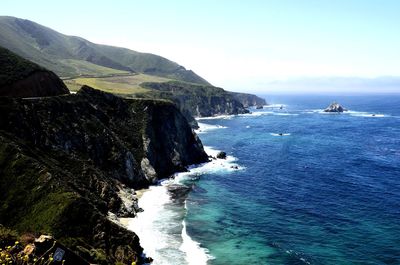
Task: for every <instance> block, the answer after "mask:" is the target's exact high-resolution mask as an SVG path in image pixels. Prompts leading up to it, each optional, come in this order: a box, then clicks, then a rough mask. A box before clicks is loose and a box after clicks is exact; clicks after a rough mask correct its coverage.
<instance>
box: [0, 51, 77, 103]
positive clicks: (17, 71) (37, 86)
mask: <svg viewBox="0 0 400 265" xmlns="http://www.w3.org/2000/svg"><path fill="white" fill-rule="evenodd" d="M0 69H1V71H0V96H9V97H43V96H55V95H62V94H68V93H69V90H68V88H67V87H66V86H65V85H64V83H63V82H62V81H61V80H60V79H59V78H58V77H57V76H56V75H55V74H54V73H52V72H50V71H48V70H46V69H44V68H43V67H41V66H39V65H37V64H35V63H33V62H30V61H28V60H26V59H24V58H22V57H20V56H18V55H16V54H14V53H12V52H11V51H9V50H7V49H5V48H2V47H0Z"/></svg>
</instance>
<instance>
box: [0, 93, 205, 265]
mask: <svg viewBox="0 0 400 265" xmlns="http://www.w3.org/2000/svg"><path fill="white" fill-rule="evenodd" d="M207 160H208V157H207V155H206V153H205V152H204V150H203V148H202V144H201V142H200V140H199V139H198V138H197V136H196V135H195V134H194V133H193V132H192V130H191V128H190V126H189V125H188V123H187V121H186V119H185V118H184V117H183V115H182V114H181V113H180V112H179V110H178V109H177V108H176V106H175V105H173V104H171V103H169V102H166V101H155V100H127V99H122V98H119V97H116V96H113V95H111V94H108V93H104V92H100V91H97V90H94V89H92V88H90V87H83V88H82V89H81V90H80V91H79V92H78V93H77V94H75V95H67V96H58V97H49V98H34V99H15V98H14V99H13V98H0V190H1V191H2V192H1V193H0V223H1V224H4V225H6V226H9V227H12V228H14V229H16V230H18V231H19V232H34V233H39V232H42V233H51V234H52V235H53V236H54V237H55V238H57V239H59V242H60V243H62V244H64V245H66V246H67V247H68V248H70V249H72V250H73V251H74V252H75V253H78V254H79V255H80V256H82V257H84V258H85V259H87V260H88V261H89V262H92V263H93V262H96V263H99V264H111V263H116V262H122V263H125V264H127V263H129V264H130V262H132V261H133V260H138V261H140V260H141V252H142V248H141V247H140V244H139V239H138V237H137V236H136V235H135V234H134V233H133V232H130V231H127V230H126V229H125V228H123V227H120V226H118V225H117V224H115V223H113V222H112V221H110V220H109V218H108V216H109V213H110V212H111V213H113V214H115V215H117V216H118V215H123V216H127V215H129V214H131V215H134V214H135V207H128V206H127V205H126V203H124V201H123V200H122V199H121V191H122V190H123V191H125V192H126V191H127V190H128V191H129V189H128V188H141V187H146V186H148V185H149V184H151V183H153V182H154V181H156V180H158V179H160V178H164V177H167V176H169V175H170V174H171V173H173V172H176V171H182V170H185V167H186V166H187V165H189V164H195V163H201V162H205V161H207ZM128 208H131V209H128ZM139 263H140V262H139Z"/></svg>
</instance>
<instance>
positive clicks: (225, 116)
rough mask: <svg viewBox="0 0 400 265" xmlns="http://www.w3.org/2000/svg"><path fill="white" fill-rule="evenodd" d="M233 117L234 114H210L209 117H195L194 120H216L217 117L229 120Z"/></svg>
mask: <svg viewBox="0 0 400 265" xmlns="http://www.w3.org/2000/svg"><path fill="white" fill-rule="evenodd" d="M233 117H235V115H217V116H211V117H196V120H197V121H201V120H217V119H225V120H230V119H232V118H233Z"/></svg>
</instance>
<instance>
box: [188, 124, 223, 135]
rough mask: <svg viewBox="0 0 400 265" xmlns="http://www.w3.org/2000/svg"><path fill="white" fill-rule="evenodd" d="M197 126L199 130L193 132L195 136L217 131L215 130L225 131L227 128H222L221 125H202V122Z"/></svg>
mask: <svg viewBox="0 0 400 265" xmlns="http://www.w3.org/2000/svg"><path fill="white" fill-rule="evenodd" d="M197 124H198V126H199V129H197V130H195V132H196V133H197V134H202V133H206V132H209V131H212V130H217V129H226V128H228V127H226V126H222V125H218V124H217V125H211V124H206V123H202V122H198V123H197Z"/></svg>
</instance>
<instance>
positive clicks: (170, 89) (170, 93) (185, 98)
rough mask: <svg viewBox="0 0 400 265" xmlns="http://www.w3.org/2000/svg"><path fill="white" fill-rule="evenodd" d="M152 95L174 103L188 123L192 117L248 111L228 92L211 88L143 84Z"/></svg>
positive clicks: (172, 84)
mask: <svg viewBox="0 0 400 265" xmlns="http://www.w3.org/2000/svg"><path fill="white" fill-rule="evenodd" d="M142 86H143V87H145V88H150V89H153V90H155V92H154V93H152V95H153V96H154V97H157V98H166V99H170V100H172V101H173V102H175V103H176V104H177V105H178V106H179V108H180V109H181V111H182V113H184V114H185V116H186V117H187V119H188V120H189V121H190V120H192V119H193V118H192V117H206V116H215V115H232V114H242V113H248V112H249V111H248V110H247V109H246V108H245V107H243V105H242V104H241V103H240V102H239V101H238V100H237V99H235V97H234V96H233V95H231V94H230V92H227V91H225V90H223V89H222V88H218V87H213V86H204V85H196V84H190V83H182V82H165V83H143V84H142Z"/></svg>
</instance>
